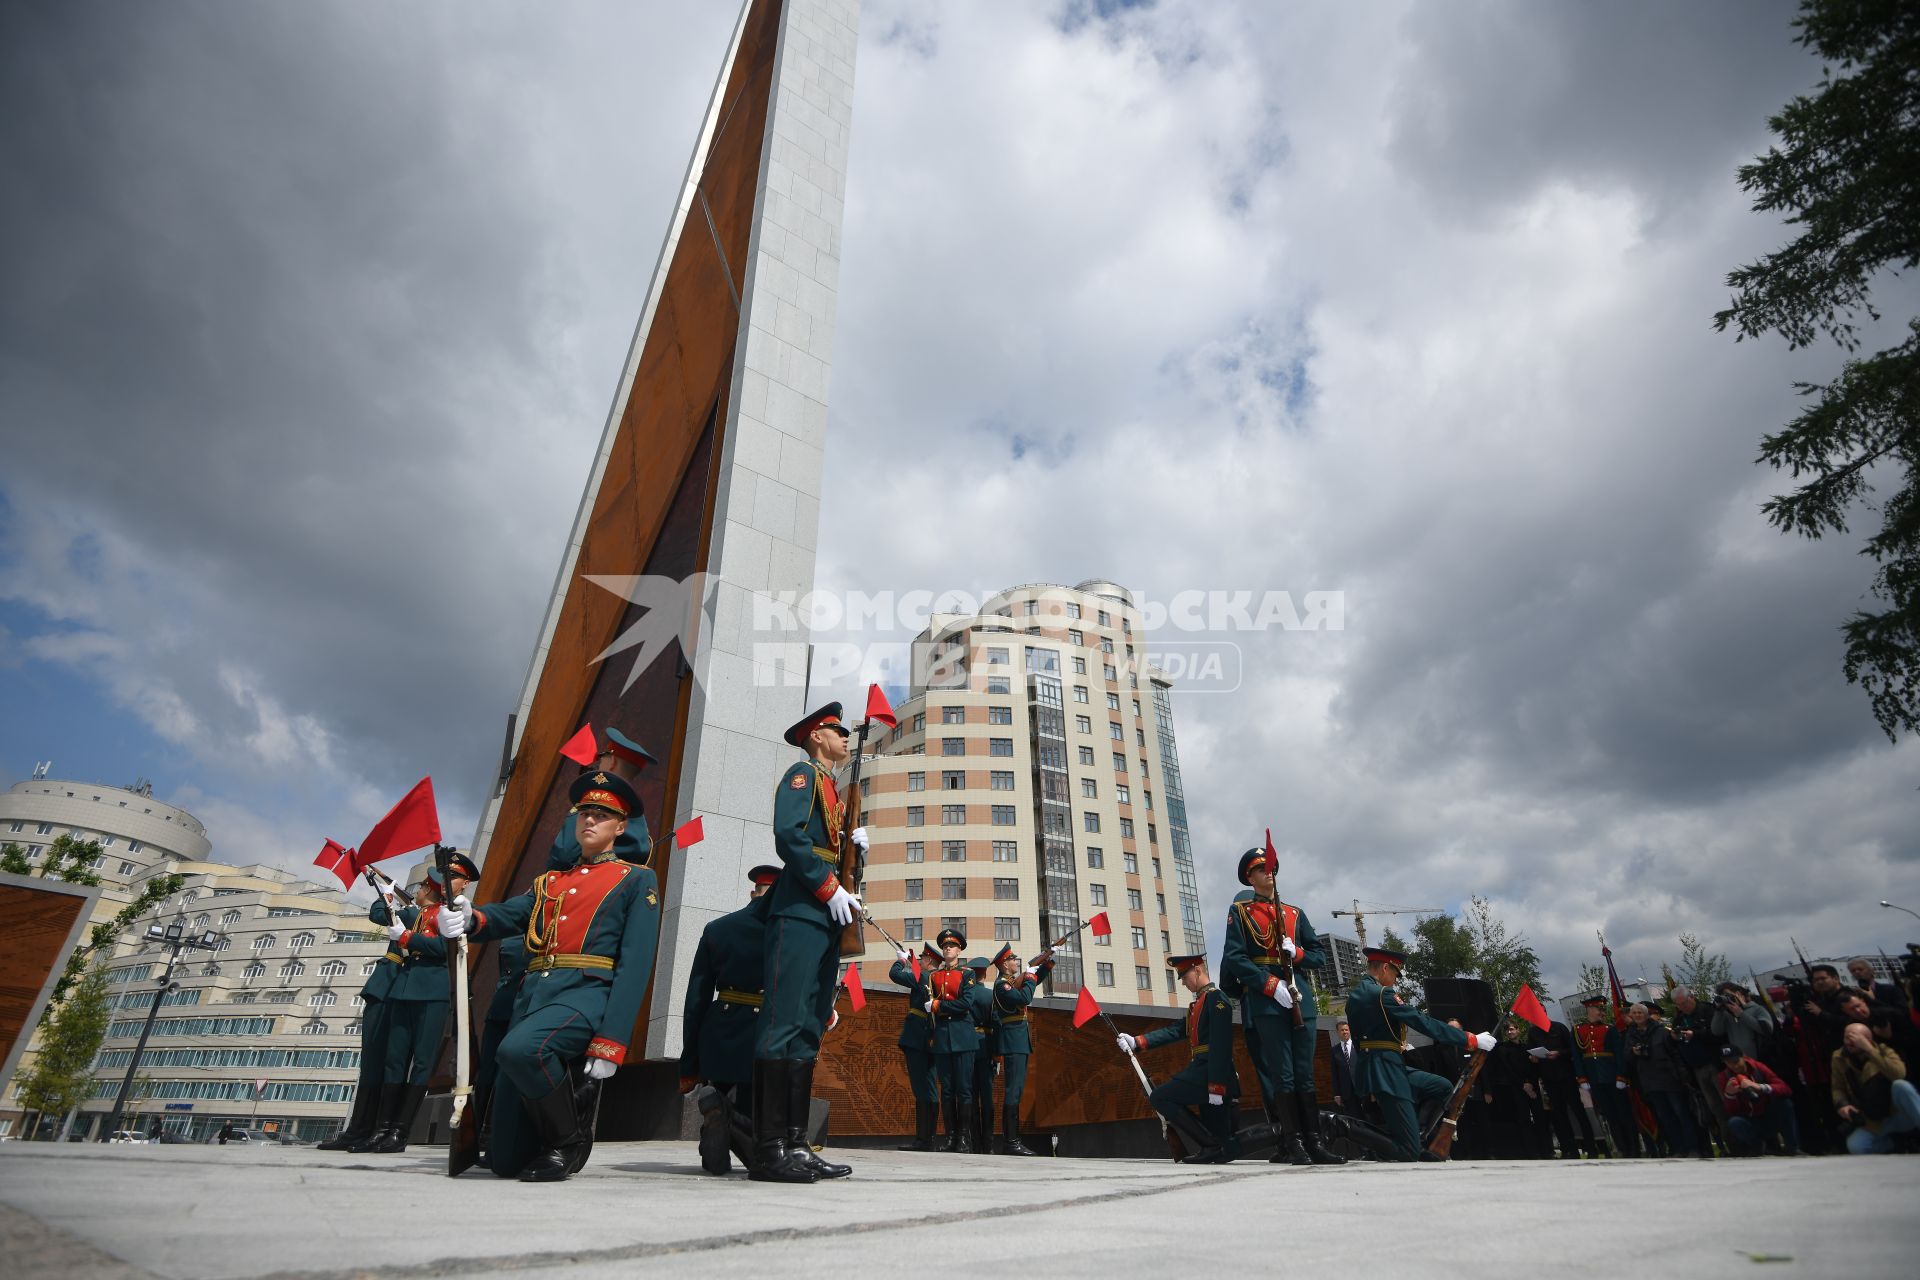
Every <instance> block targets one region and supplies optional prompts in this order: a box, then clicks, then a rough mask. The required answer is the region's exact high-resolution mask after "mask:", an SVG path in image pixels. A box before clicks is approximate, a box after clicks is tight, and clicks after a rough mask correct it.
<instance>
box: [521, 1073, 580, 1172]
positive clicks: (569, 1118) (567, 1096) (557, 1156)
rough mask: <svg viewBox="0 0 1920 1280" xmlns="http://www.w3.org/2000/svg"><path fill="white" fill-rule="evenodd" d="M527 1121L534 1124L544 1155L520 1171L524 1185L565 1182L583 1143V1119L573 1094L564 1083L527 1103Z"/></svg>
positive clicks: (541, 1152)
mask: <svg viewBox="0 0 1920 1280" xmlns="http://www.w3.org/2000/svg"><path fill="white" fill-rule="evenodd" d="M523 1105H524V1106H525V1107H526V1109H527V1118H528V1119H529V1120H530V1121H532V1123H533V1133H534V1137H535V1138H536V1139H537V1140H538V1141H539V1143H540V1154H539V1155H537V1156H535V1157H534V1158H533V1159H531V1160H529V1161H528V1162H527V1164H526V1167H525V1168H523V1169H521V1170H520V1181H522V1182H565V1181H566V1180H567V1178H568V1177H569V1176H570V1175H571V1174H572V1173H573V1169H574V1166H573V1164H572V1160H573V1156H574V1154H575V1153H574V1151H573V1148H574V1147H575V1146H576V1145H577V1144H578V1143H579V1141H580V1118H579V1116H578V1114H577V1113H576V1112H575V1111H574V1109H573V1090H572V1089H571V1088H569V1087H568V1086H567V1082H565V1081H562V1082H561V1083H560V1084H559V1085H558V1086H556V1087H555V1088H552V1089H549V1090H547V1091H546V1092H545V1093H544V1094H542V1095H541V1096H540V1097H538V1098H529V1099H526V1100H525V1102H524V1104H523Z"/></svg>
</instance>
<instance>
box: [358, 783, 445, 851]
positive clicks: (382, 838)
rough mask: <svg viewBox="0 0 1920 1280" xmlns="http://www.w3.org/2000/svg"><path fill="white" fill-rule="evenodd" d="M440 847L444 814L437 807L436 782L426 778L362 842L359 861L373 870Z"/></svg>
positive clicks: (414, 786)
mask: <svg viewBox="0 0 1920 1280" xmlns="http://www.w3.org/2000/svg"><path fill="white" fill-rule="evenodd" d="M439 843H440V811H439V810H438V809H437V808H435V807H434V803H433V779H432V778H422V779H420V781H418V782H416V783H414V784H413V790H411V791H409V792H407V794H406V795H404V796H401V797H400V803H399V804H396V805H395V806H393V808H392V809H390V810H388V811H387V816H386V817H384V818H382V819H380V821H378V822H376V823H374V824H373V830H371V831H369V832H367V838H366V839H365V840H362V841H361V842H360V854H359V857H358V859H357V861H358V862H359V864H360V865H361V866H362V867H370V866H372V865H373V864H374V863H376V862H385V861H386V860H387V859H388V858H397V857H399V856H400V855H401V854H403V853H412V852H413V851H414V850H415V849H419V848H424V847H425V846H427V845H430V844H439Z"/></svg>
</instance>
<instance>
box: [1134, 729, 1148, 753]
mask: <svg viewBox="0 0 1920 1280" xmlns="http://www.w3.org/2000/svg"><path fill="white" fill-rule="evenodd" d="M1133 745H1134V746H1136V747H1139V748H1140V749H1141V750H1142V751H1145V750H1146V749H1147V733H1146V730H1144V729H1135V730H1134V731H1133Z"/></svg>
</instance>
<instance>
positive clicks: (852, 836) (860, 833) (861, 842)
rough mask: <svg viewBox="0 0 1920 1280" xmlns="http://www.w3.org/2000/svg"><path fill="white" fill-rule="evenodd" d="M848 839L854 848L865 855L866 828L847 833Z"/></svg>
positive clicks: (858, 828)
mask: <svg viewBox="0 0 1920 1280" xmlns="http://www.w3.org/2000/svg"><path fill="white" fill-rule="evenodd" d="M847 839H849V840H851V841H853V847H854V848H856V849H858V850H859V851H860V852H862V853H865V852H866V851H867V829H866V828H865V827H855V828H854V829H853V830H851V831H849V832H847Z"/></svg>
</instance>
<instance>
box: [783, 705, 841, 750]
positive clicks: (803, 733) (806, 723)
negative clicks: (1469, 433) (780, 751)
mask: <svg viewBox="0 0 1920 1280" xmlns="http://www.w3.org/2000/svg"><path fill="white" fill-rule="evenodd" d="M822 725H826V726H827V727H829V728H833V729H838V730H839V731H840V732H841V733H842V734H849V733H851V732H853V731H852V730H851V729H849V728H847V726H846V725H844V724H842V723H841V721H840V704H839V703H837V702H829V703H828V704H827V705H826V706H824V707H821V708H820V709H819V710H818V711H814V712H810V713H809V714H808V715H807V718H806V719H804V720H800V721H797V722H796V723H795V724H794V725H793V726H792V727H791V728H789V729H788V730H787V733H786V738H787V743H788V745H789V746H795V747H804V746H806V745H807V735H808V734H810V733H812V732H813V731H814V730H815V729H818V728H819V727H820V726H822Z"/></svg>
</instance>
